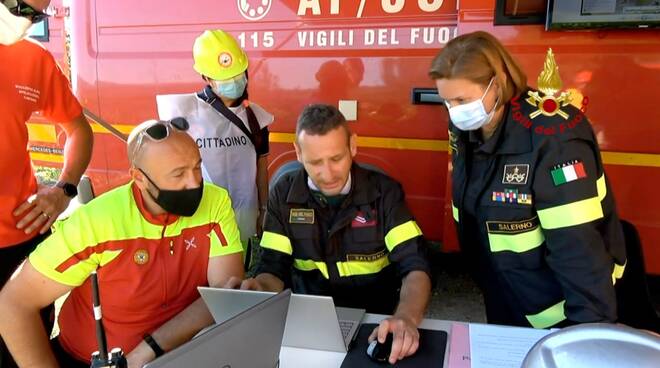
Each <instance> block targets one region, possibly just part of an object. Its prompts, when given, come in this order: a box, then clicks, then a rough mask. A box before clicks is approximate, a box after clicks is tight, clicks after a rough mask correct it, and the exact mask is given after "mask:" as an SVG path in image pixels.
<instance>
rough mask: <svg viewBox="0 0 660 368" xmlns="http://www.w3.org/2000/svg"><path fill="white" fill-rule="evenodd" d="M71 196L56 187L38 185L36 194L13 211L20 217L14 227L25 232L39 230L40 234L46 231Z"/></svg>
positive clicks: (65, 206)
mask: <svg viewBox="0 0 660 368" xmlns="http://www.w3.org/2000/svg"><path fill="white" fill-rule="evenodd" d="M70 201H71V198H69V197H67V195H66V194H64V190H62V188H58V187H48V186H43V185H40V186H39V189H38V190H37V193H36V194H33V195H31V196H30V198H28V199H27V201H25V202H23V204H21V205H20V206H18V208H16V209H15V210H14V212H13V214H14V216H15V217H18V218H20V220H19V221H18V223H17V224H16V228H18V229H24V231H25V233H26V234H31V233H33V232H34V231H35V230H37V229H38V230H39V233H40V234H43V233H45V232H46V231H48V229H49V228H50V226H51V225H52V224H53V222H55V220H57V216H59V215H60V214H61V213H62V212H64V210H65V209H66V208H67V206H68V205H69V202H70Z"/></svg>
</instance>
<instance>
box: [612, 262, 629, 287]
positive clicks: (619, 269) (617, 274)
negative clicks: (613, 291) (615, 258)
mask: <svg viewBox="0 0 660 368" xmlns="http://www.w3.org/2000/svg"><path fill="white" fill-rule="evenodd" d="M626 264H628V261H627V260H626V262H625V263H624V264H623V266H621V265H618V264H616V263H615V264H614V270H613V271H612V285H614V284H616V280H618V279H620V278H621V277H623V271H625V270H626Z"/></svg>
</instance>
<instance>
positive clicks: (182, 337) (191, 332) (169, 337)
mask: <svg viewBox="0 0 660 368" xmlns="http://www.w3.org/2000/svg"><path fill="white" fill-rule="evenodd" d="M211 324H213V317H212V316H211V313H210V312H209V310H208V308H207V307H206V304H204V301H203V300H202V298H199V299H197V300H196V301H195V302H193V303H192V304H190V305H189V306H188V307H187V308H186V309H184V310H183V311H181V312H180V313H179V314H177V315H176V316H175V317H174V318H172V319H171V320H169V321H167V322H166V323H165V324H163V325H162V326H160V327H159V328H158V329H157V330H156V331H153V332H151V336H152V337H153V338H154V340H156V342H157V343H158V345H160V347H161V348H162V349H163V350H165V351H170V350H172V349H174V348H176V347H178V346H179V345H182V344H184V343H185V342H187V341H189V340H190V339H192V338H193V336H195V334H196V333H197V332H199V331H200V330H201V329H203V328H204V327H207V326H209V325H211ZM140 344H146V343H145V342H144V341H142V342H141V343H140Z"/></svg>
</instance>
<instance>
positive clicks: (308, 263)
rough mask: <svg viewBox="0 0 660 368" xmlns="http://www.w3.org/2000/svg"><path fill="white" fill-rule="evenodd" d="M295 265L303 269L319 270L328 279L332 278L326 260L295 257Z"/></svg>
mask: <svg viewBox="0 0 660 368" xmlns="http://www.w3.org/2000/svg"><path fill="white" fill-rule="evenodd" d="M293 267H295V268H297V269H299V270H301V271H314V270H319V271H321V273H322V274H323V277H325V278H326V279H329V278H330V276H328V266H326V265H325V263H324V262H315V261H312V260H311V259H294V260H293Z"/></svg>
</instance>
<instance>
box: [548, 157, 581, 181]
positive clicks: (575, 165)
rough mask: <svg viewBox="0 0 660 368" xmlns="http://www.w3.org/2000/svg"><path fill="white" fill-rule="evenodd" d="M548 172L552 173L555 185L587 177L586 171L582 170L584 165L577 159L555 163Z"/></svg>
mask: <svg viewBox="0 0 660 368" xmlns="http://www.w3.org/2000/svg"><path fill="white" fill-rule="evenodd" d="M550 174H552V181H553V182H554V183H555V186H558V185H562V184H566V183H570V182H572V181H575V180H578V179H582V178H586V177H587V173H586V171H584V165H583V164H582V161H579V160H573V161H569V162H566V163H563V164H561V165H557V166H555V167H554V168H553V169H552V171H551V172H550Z"/></svg>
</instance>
